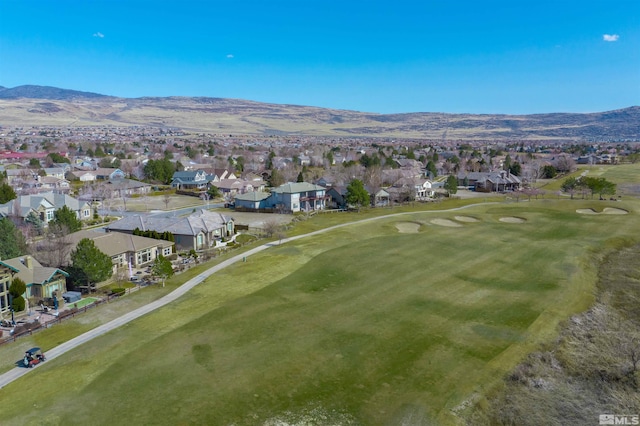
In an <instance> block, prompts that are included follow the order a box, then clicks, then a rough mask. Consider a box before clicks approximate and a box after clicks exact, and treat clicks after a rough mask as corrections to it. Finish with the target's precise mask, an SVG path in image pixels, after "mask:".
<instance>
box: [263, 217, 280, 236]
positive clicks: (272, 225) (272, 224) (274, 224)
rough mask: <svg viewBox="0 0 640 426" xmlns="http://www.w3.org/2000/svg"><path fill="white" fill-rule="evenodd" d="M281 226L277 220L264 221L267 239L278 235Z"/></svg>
mask: <svg viewBox="0 0 640 426" xmlns="http://www.w3.org/2000/svg"><path fill="white" fill-rule="evenodd" d="M280 228H281V226H280V224H279V223H278V221H277V220H276V219H267V220H265V221H264V223H263V225H262V230H263V231H264V233H265V234H267V237H269V238H271V237H272V236H273V235H274V234H276V233H277V232H278V231H279V230H280Z"/></svg>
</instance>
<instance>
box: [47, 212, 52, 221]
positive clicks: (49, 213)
mask: <svg viewBox="0 0 640 426" xmlns="http://www.w3.org/2000/svg"><path fill="white" fill-rule="evenodd" d="M50 220H53V210H47V222H49V221H50Z"/></svg>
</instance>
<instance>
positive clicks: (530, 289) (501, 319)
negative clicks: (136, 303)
mask: <svg viewBox="0 0 640 426" xmlns="http://www.w3.org/2000/svg"><path fill="white" fill-rule="evenodd" d="M583 207H584V208H586V206H584V205H582V204H581V203H579V202H578V203H576V202H572V201H568V200H567V201H541V202H530V203H513V204H508V205H507V204H500V205H486V206H478V207H473V208H469V209H466V210H465V214H468V215H470V217H473V218H476V219H477V220H478V221H479V223H473V224H462V223H457V222H454V220H455V218H456V216H455V214H458V215H459V214H460V213H459V212H456V213H454V212H450V213H444V212H428V213H413V214H407V215H404V216H401V217H389V218H385V219H380V220H375V221H371V222H368V223H362V224H354V225H350V226H346V227H343V228H339V229H336V230H333V231H331V232H328V233H325V234H321V235H317V236H314V237H313V238H304V239H300V240H297V241H294V242H291V243H286V244H283V245H280V246H275V247H273V248H271V249H269V250H267V251H265V252H262V253H261V254H258V255H256V256H252V257H251V258H249V259H248V261H247V262H246V263H245V262H241V263H237V264H234V265H232V266H231V267H229V268H227V269H225V270H223V271H221V272H220V273H217V274H215V275H213V276H212V277H211V278H209V279H208V280H207V281H206V282H204V283H203V284H201V285H199V286H198V287H196V288H195V289H194V290H193V291H192V292H190V293H189V294H188V295H186V296H185V297H183V298H182V299H180V300H179V301H178V302H176V303H174V304H172V305H171V306H167V307H165V308H162V309H160V310H158V311H157V312H154V313H151V314H149V315H147V316H145V317H142V318H140V319H139V320H136V321H135V322H133V323H131V324H130V325H127V326H126V327H123V328H122V329H119V330H117V331H114V332H112V333H109V334H107V335H105V336H103V337H100V338H98V339H96V340H95V341H91V342H88V343H87V344H86V345H84V346H82V347H81V348H79V349H77V350H74V351H71V352H69V353H68V354H66V355H65V356H64V357H60V358H57V359H54V360H52V361H51V362H49V363H47V364H46V365H43V367H41V368H39V369H37V370H36V371H34V372H33V373H32V374H29V375H27V376H25V377H24V378H23V379H21V380H20V381H18V382H14V383H13V384H11V385H9V386H7V387H6V388H5V390H6V392H3V393H2V396H0V403H2V402H4V404H3V421H4V422H5V423H6V424H28V423H30V422H31V423H38V422H46V423H50V424H79V423H83V424H84V423H86V422H87V421H89V420H90V421H91V423H92V424H119V423H123V422H126V423H133V424H191V423H195V424H236V425H255V424H278V422H280V423H281V424H282V423H283V422H285V423H287V422H288V423H290V424H291V423H295V422H296V421H298V422H301V421H302V420H301V419H309V418H310V417H311V418H312V419H311V420H313V421H314V422H315V424H332V423H334V424H335V423H342V424H348V423H349V422H351V423H352V424H402V423H403V422H405V421H407V420H408V419H423V420H424V422H428V421H432V420H435V421H438V422H440V423H445V424H446V423H455V422H456V421H457V419H456V417H455V414H454V413H455V412H457V411H458V410H459V407H461V406H464V405H465V404H467V403H468V402H469V401H473V400H474V398H475V397H476V396H477V395H481V394H482V393H483V392H485V391H486V390H487V389H489V388H491V387H492V386H493V385H494V384H495V383H496V382H497V381H499V380H500V379H501V377H502V376H503V375H504V374H505V373H506V372H507V371H509V370H510V369H511V368H512V367H513V366H514V365H515V364H516V363H517V362H518V361H519V360H520V359H521V357H522V356H523V355H524V354H526V353H527V352H528V351H530V350H532V349H533V348H534V347H536V345H537V344H538V343H539V342H541V341H545V340H548V339H550V338H552V337H553V335H554V332H555V329H556V326H557V324H558V323H559V322H560V321H562V320H564V319H565V318H567V317H568V316H569V315H570V314H571V313H574V312H578V311H580V310H582V309H584V308H586V307H587V306H588V305H589V303H590V302H591V290H592V289H593V284H594V282H595V271H594V270H593V269H592V265H593V259H592V257H591V256H593V253H595V252H597V251H598V250H600V249H602V248H603V247H605V246H606V245H607V244H608V242H610V241H614V240H616V239H621V238H628V229H632V228H633V229H638V228H639V225H640V223H639V220H638V215H635V214H629V215H608V216H604V215H594V216H584V215H578V214H577V213H576V208H583ZM625 209H628V211H630V212H631V211H633V209H632V208H631V205H627V206H626V207H625ZM510 217H513V218H521V219H523V222H522V223H520V224H518V226H513V225H511V224H509V223H503V222H501V221H500V218H510ZM437 218H439V219H442V220H448V221H451V222H452V223H457V224H458V225H459V227H455V228H454V227H449V226H423V227H421V228H420V232H410V233H401V232H398V227H397V224H398V223H399V222H403V223H415V224H417V223H425V224H426V223H431V221H432V219H437ZM27 389H28V390H29V392H28V393H27V395H28V397H25V398H11V403H10V404H9V403H8V402H9V398H10V397H9V395H15V394H16V393H18V394H25V391H26V390H27ZM34 404H35V405H34ZM311 420H309V421H311ZM270 422H271V423H270Z"/></svg>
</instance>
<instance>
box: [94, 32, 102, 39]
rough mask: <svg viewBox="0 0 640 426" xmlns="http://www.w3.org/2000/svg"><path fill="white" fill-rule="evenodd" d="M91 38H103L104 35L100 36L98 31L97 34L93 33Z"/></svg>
mask: <svg viewBox="0 0 640 426" xmlns="http://www.w3.org/2000/svg"><path fill="white" fill-rule="evenodd" d="M93 36H94V37H98V38H104V34H102V33H101V32H100V31H98V32H97V33H93Z"/></svg>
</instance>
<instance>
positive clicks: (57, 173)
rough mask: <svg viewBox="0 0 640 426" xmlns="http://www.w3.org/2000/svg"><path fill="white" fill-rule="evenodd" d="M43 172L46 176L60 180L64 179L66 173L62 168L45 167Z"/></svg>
mask: <svg viewBox="0 0 640 426" xmlns="http://www.w3.org/2000/svg"><path fill="white" fill-rule="evenodd" d="M43 170H44V173H45V175H47V176H51V177H55V178H58V179H64V175H65V173H66V172H65V170H64V169H63V168H62V167H45V168H44V169H43Z"/></svg>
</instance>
